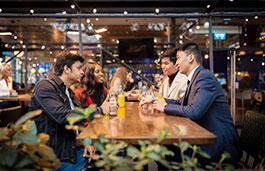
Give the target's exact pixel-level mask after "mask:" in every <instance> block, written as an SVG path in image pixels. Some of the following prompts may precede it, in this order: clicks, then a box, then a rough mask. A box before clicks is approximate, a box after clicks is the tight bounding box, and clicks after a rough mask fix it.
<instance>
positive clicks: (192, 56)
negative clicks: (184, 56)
mask: <svg viewBox="0 0 265 171" xmlns="http://www.w3.org/2000/svg"><path fill="white" fill-rule="evenodd" d="M194 59H195V56H194V55H193V54H189V56H188V61H189V62H190V63H191V62H192V61H194Z"/></svg>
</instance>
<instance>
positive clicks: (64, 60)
mask: <svg viewBox="0 0 265 171" xmlns="http://www.w3.org/2000/svg"><path fill="white" fill-rule="evenodd" d="M76 61H80V62H81V63H83V62H84V59H83V58H82V56H80V55H79V54H73V53H70V52H61V53H60V54H59V55H58V56H57V57H56V63H55V67H54V68H55V73H56V74H57V75H59V76H60V75H62V73H63V70H64V66H65V65H66V66H67V67H69V68H71V69H72V65H73V64H74V63H75V62H76Z"/></svg>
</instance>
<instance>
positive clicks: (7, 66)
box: [0, 62, 12, 82]
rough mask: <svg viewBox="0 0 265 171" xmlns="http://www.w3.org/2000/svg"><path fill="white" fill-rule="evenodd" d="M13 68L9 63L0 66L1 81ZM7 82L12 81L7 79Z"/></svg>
mask: <svg viewBox="0 0 265 171" xmlns="http://www.w3.org/2000/svg"><path fill="white" fill-rule="evenodd" d="M10 68H12V67H11V65H10V64H8V63H5V62H3V63H1V64H0V80H2V79H4V77H5V76H6V74H7V71H8V70H9V69H10ZM7 81H8V82H11V80H10V79H9V78H8V77H7Z"/></svg>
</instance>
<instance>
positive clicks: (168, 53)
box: [159, 48, 177, 64]
mask: <svg viewBox="0 0 265 171" xmlns="http://www.w3.org/2000/svg"><path fill="white" fill-rule="evenodd" d="M176 54H177V50H176V48H170V49H167V50H165V51H164V52H163V53H162V54H161V55H159V58H160V60H162V59H163V58H169V60H170V61H171V62H173V63H174V64H175V63H176V61H177V57H176Z"/></svg>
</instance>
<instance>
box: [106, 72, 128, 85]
mask: <svg viewBox="0 0 265 171" xmlns="http://www.w3.org/2000/svg"><path fill="white" fill-rule="evenodd" d="M127 74H128V70H127V69H126V68H125V67H118V70H117V71H116V72H115V75H114V76H113V78H112V80H111V83H110V87H112V86H113V84H114V81H115V80H116V78H119V79H120V80H121V85H122V89H125V88H126V84H127Z"/></svg>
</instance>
